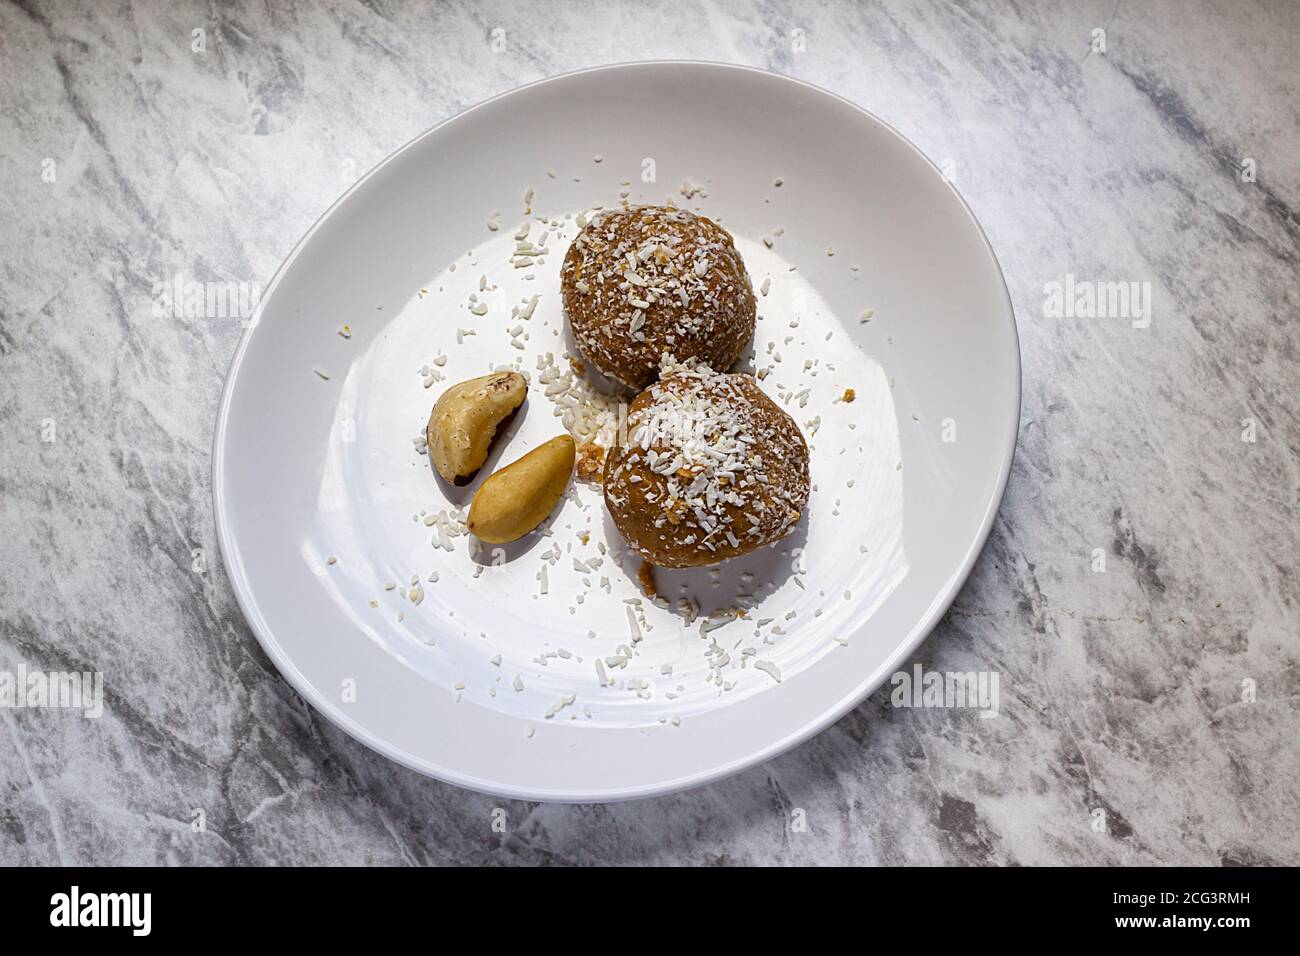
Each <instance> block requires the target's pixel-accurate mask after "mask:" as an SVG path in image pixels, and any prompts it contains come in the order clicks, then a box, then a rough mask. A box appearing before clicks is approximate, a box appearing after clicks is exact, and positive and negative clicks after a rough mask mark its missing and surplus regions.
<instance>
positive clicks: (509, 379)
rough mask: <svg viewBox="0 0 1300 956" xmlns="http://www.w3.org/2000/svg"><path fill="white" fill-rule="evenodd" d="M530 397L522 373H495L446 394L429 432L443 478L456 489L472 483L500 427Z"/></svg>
mask: <svg viewBox="0 0 1300 956" xmlns="http://www.w3.org/2000/svg"><path fill="white" fill-rule="evenodd" d="M527 394H528V383H527V382H525V381H524V377H523V376H522V375H520V374H519V373H518V372H493V373H492V374H491V375H484V376H482V377H480V378H471V379H470V380H469V381H468V382H461V383H460V384H459V385H453V386H452V387H451V388H449V389H447V390H446V391H445V392H443V393H442V396H441V397H440V398H439V399H438V401H437V402H436V403H435V404H434V406H433V412H432V413H431V414H430V415H429V427H428V429H427V430H426V432H425V437H426V438H427V439H428V443H429V457H430V459H432V460H433V467H434V468H436V469H438V474H440V475H442V477H443V478H445V479H447V481H450V482H451V483H453V484H457V485H463V484H465V482H467V481H469V479H470V478H471V477H473V475H474V472H476V471H478V470H479V469H480V468H482V467H483V462H484V461H486V460H487V453H488V449H489V448H491V447H492V440H493V439H494V438H495V437H496V434H497V430H498V429H499V428H500V426H501V423H502V422H503V421H505V420H506V419H507V418H509V417H510V416H511V415H513V414H514V413H515V411H517V410H518V408H519V406H520V405H522V404H523V403H524V398H525V397H526V396H527Z"/></svg>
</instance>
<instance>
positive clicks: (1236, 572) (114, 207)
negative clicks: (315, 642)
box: [0, 0, 1300, 864]
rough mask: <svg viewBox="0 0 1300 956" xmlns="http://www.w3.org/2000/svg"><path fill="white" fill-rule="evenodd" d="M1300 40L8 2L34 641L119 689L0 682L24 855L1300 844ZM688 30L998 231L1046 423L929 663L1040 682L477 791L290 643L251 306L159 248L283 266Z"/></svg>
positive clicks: (745, 852)
mask: <svg viewBox="0 0 1300 956" xmlns="http://www.w3.org/2000/svg"><path fill="white" fill-rule="evenodd" d="M1098 28H1100V29H1104V30H1105V31H1106V32H1105V50H1104V51H1103V50H1099V49H1093V47H1094V45H1098V44H1097V42H1096V41H1095V40H1094V34H1093V31H1094V30H1095V29H1098ZM199 29H201V30H203V31H204V33H203V38H204V43H203V44H202V45H203V46H204V49H203V50H201V51H195V49H194V47H195V46H196V45H197V44H196V42H195V39H194V38H195V34H194V32H193V31H195V30H199ZM1298 36H1300V6H1297V5H1296V4H1294V3H1292V2H1289V0H1272V2H1241V3H1231V4H1209V3H1205V4H1200V3H1193V4H1188V3H1183V2H1174V0H1165V2H1156V3H1129V2H1123V0H1121V2H1120V3H1119V4H1117V3H1116V2H1115V0H1084V2H1077V3H1060V4H1048V3H1029V4H1022V3H996V4H988V5H985V4H976V5H968V4H951V3H930V2H919V0H918V2H903V0H891V2H887V3H883V4H872V5H865V4H863V5H859V4H842V3H826V4H820V5H817V6H816V7H815V8H813V7H812V6H811V5H804V4H797V3H787V2H781V0H769V2H763V3H744V2H736V0H703V2H688V0H665V2H663V3H659V4H655V5H654V6H653V15H652V16H647V8H646V6H645V5H644V4H632V3H627V4H621V3H581V4H551V3H545V4H543V3H538V4H528V3H517V2H501V3H493V4H469V3H459V2H458V3H448V4H432V5H425V4H414V3H411V4H406V3H399V2H395V0H368V2H356V0H347V2H323V3H305V2H300V3H289V4H280V3H275V4H264V3H233V4H226V3H215V4H206V3H189V2H175V3H172V2H168V3H163V2H135V3H129V4H128V3H90V2H85V3H80V4H77V3H34V2H6V3H3V4H0V102H3V103H4V104H5V108H4V110H3V111H0V171H3V182H4V189H3V190H2V191H0V223H3V226H2V228H0V435H2V436H3V451H0V667H3V668H6V669H8V670H10V671H13V670H15V669H16V668H18V667H19V666H21V665H26V666H27V667H29V668H32V669H43V670H59V671H72V670H89V671H95V670H98V671H102V672H103V673H104V679H105V687H106V690H105V713H104V714H103V716H102V717H101V718H99V719H97V720H87V719H83V718H82V717H81V716H80V715H79V714H77V713H75V712H69V711H67V710H60V709H43V710H17V709H8V708H5V709H0V720H2V721H3V733H0V785H2V786H3V790H4V800H3V803H2V804H0V862H3V863H5V864H48V863H56V862H62V863H69V864H91V863H98V864H103V863H129V864H139V863H143V864H153V863H216V864H221V863H245V864H265V863H283V864H290V863H294V864H300V863H345V862H346V863H398V864H401V863H416V864H423V863H434V864H450V863H477V864H484V863H486V864H510V863H524V864H567V863H615V864H630V863H669V864H687V863H690V864H701V863H705V864H713V863H730V864H768V863H850V864H853V863H905V862H906V863H955V864H985V863H1022V864H1035V863H1038V864H1041V863H1070V864H1074V863H1094V864H1138V863H1162V864H1173V863H1192V864H1241V863H1245V864H1269V863H1289V864H1297V863H1300V694H1298V693H1297V686H1298V681H1297V678H1298V676H1300V675H1298V673H1297V656H1298V652H1300V579H1298V578H1297V574H1296V566H1297V558H1298V557H1300V513H1298V507H1297V495H1298V494H1300V420H1298V417H1300V416H1298V413H1300V405H1298V404H1297V396H1300V366H1298V365H1297V361H1298V359H1300V345H1298V333H1297V325H1296V322H1295V320H1296V317H1297V295H1298V293H1300V281H1298V280H1300V219H1298V216H1297V209H1300V164H1297V163H1296V156H1297V155H1300V133H1298V131H1297V106H1296V105H1297V103H1300V69H1298V68H1297V65H1296V60H1295V47H1296V42H1297V38H1298ZM666 57H681V58H697V59H713V60H725V61H733V62H738V63H745V64H751V65H755V66H760V67H764V68H767V69H770V70H774V71H777V72H780V73H786V74H790V75H793V76H797V77H800V78H803V79H807V80H810V81H812V82H814V83H817V84H819V85H821V86H824V87H826V88H828V89H831V90H834V91H835V92H837V93H840V94H842V95H844V96H846V97H848V98H850V99H852V100H854V101H856V102H858V103H860V104H862V105H863V106H864V107H866V108H868V109H870V110H873V111H875V112H877V113H879V115H881V116H882V117H884V118H885V119H886V120H888V121H889V122H890V123H892V124H894V125H895V126H896V127H897V128H898V129H900V130H901V131H902V132H903V133H904V134H905V135H907V136H908V137H910V138H911V139H912V140H913V141H915V142H916V143H917V144H918V145H919V146H920V147H921V148H922V149H924V150H925V151H926V152H927V153H928V154H929V155H930V156H931V157H933V158H934V159H935V160H936V161H937V162H940V163H941V164H942V165H944V167H945V168H946V169H947V170H948V171H949V172H950V173H951V174H952V176H953V178H954V180H955V182H956V184H957V185H958V187H959V188H960V189H961V191H962V193H963V194H964V195H965V196H966V198H967V199H968V201H969V202H970V203H971V205H972V207H973V208H974V210H975V212H976V214H977V215H978V216H979V219H980V221H981V222H982V224H983V226H984V228H985V229H986V231H987V232H988V234H989V237H990V239H991V240H992V242H993V245H994V248H995V249H996V250H997V253H998V255H999V257H1000V259H1001V262H1002V266H1003V269H1004V270H1005V272H1006V278H1007V282H1008V285H1009V287H1010V289H1011V293H1012V297H1013V300H1014V302H1015V306H1016V311H1017V315H1018V320H1019V326H1020V337H1021V348H1022V352H1023V358H1024V407H1023V420H1022V424H1021V430H1020V444H1019V450H1018V453H1017V457H1016V461H1015V467H1014V471H1013V473H1012V476H1011V481H1010V485H1009V488H1008V490H1007V495H1006V500H1005V503H1004V505H1003V508H1002V512H1001V515H1000V517H999V518H998V520H997V523H996V526H995V528H994V531H993V535H992V537H991V539H990V541H989V543H988V546H987V548H986V550H985V552H984V554H983V556H982V558H981V559H980V561H979V563H978V564H977V566H976V568H975V571H974V573H973V575H972V576H971V579H970V581H969V582H968V584H967V585H966V587H965V588H964V590H963V591H962V593H961V595H960V596H959V598H958V599H957V602H956V604H955V606H954V608H953V610H952V611H951V613H950V614H949V615H948V617H947V619H946V620H945V621H944V622H943V624H942V625H941V626H940V627H939V628H938V629H937V630H936V631H935V632H934V634H933V635H932V636H931V638H930V639H929V640H928V641H927V642H926V644H924V645H923V647H922V648H921V650H920V652H919V654H918V655H917V658H916V660H917V661H920V662H921V663H923V664H924V665H925V666H926V667H929V668H934V669H937V670H969V669H972V668H981V669H988V670H994V671H997V672H998V673H999V674H1000V677H1001V693H1002V703H1001V714H1000V716H999V717H998V718H997V719H980V718H979V717H978V716H977V715H976V713H975V712H973V711H971V710H962V709H930V710H913V709H896V708H894V707H893V706H891V704H890V695H889V690H888V688H885V689H882V690H881V691H880V692H878V693H877V694H875V695H874V696H873V697H872V698H871V699H870V700H868V701H867V702H866V703H864V704H863V705H862V706H861V707H860V708H858V709H857V710H856V711H855V712H854V713H852V714H851V715H849V716H848V717H846V718H845V719H844V720H842V721H841V722H840V723H838V724H837V725H836V726H834V727H833V728H831V729H830V730H828V731H826V732H825V733H823V734H821V735H820V736H818V737H817V738H815V739H814V740H812V741H811V742H809V743H807V744H806V745H804V746H801V747H799V748H797V749H796V750H794V751H792V752H790V753H788V754H786V755H785V756H783V757H781V758H779V759H777V760H774V761H772V762H771V763H769V764H767V765H765V766H762V767H760V768H756V769H753V770H751V771H749V772H746V773H744V774H742V775H740V776H738V777H735V778H733V779H731V780H728V781H726V782H724V783H720V784H717V785H715V786H711V787H708V788H705V789H702V790H697V791H693V792H689V793H685V794H680V795H677V796H672V797H668V798H663V799H656V800H650V801H641V802H637V803H632V804H624V805H615V806H603V807H602V806H586V807H570V806H550V805H533V804H523V803H511V802H506V801H500V800H496V799H493V798H491V797H486V796H480V795H475V794H471V793H466V792H462V791H459V790H457V789H455V788H453V787H449V786H445V785H442V784H439V783H436V782H433V781H430V780H427V779H424V778H422V777H419V776H418V775H416V774H414V773H411V772H408V771H405V770H403V769H401V768H399V767H397V766H396V765H394V764H392V763H389V762H388V761H386V760H384V759H383V758H381V757H379V756H377V755H375V754H372V753H371V752H369V751H367V750H366V749H365V748H364V747H362V746H361V745H360V744H357V743H355V742H354V741H352V740H351V739H350V738H348V737H346V736H345V735H344V734H343V733H341V732H340V731H338V730H335V729H334V728H333V727H332V726H331V725H329V724H327V723H326V722H324V721H323V720H322V719H321V718H320V717H319V716H318V715H317V714H315V713H314V712H313V711H312V710H310V709H309V708H308V707H307V706H306V705H305V704H304V703H303V702H302V701H301V700H300V699H299V698H298V697H297V696H296V695H295V694H294V693H293V692H292V691H291V690H290V689H289V688H288V686H287V685H286V684H285V682H284V681H283V680H282V679H281V678H280V677H279V675H278V674H277V672H276V671H275V669H274V668H273V667H272V666H271V665H270V663H269V662H268V660H267V658H266V657H265V655H264V654H263V653H262V652H261V650H260V648H259V646H258V645H257V643H256V641H255V640H254V638H253V637H252V635H251V633H250V631H249V629H248V628H247V626H246V625H245V623H244V621H243V619H242V617H241V615H240V612H239V609H238V608H237V606H236V604H235V600H234V597H233V595H232V593H231V590H230V587H229V585H228V583H227V581H226V579H225V577H224V574H223V571H222V568H221V565H220V559H219V557H218V556H217V554H216V543H215V540H214V532H213V519H212V512H211V507H210V469H209V448H210V442H211V437H212V426H213V420H214V416H215V411H216V405H217V400H218V396H219V394H220V390H221V386H222V380H223V377H224V375H225V371H226V367H227V363H228V361H229V359H230V356H231V354H232V352H233V350H234V348H235V345H236V342H237V340H238V338H239V335H240V332H241V329H240V324H239V321H238V320H237V319H218V318H211V319H190V320H177V319H174V318H172V317H170V316H165V317H158V316H156V315H155V314H154V310H153V307H152V306H153V302H154V289H155V283H157V282H163V281H167V280H168V278H169V277H171V276H173V275H175V274H176V273H182V274H184V275H186V276H189V277H194V278H197V279H198V280H200V281H234V282H247V283H250V284H252V283H264V282H266V281H267V280H268V279H269V278H270V277H271V275H272V274H273V272H274V271H275V269H276V267H277V266H278V265H279V263H280V261H281V259H282V257H283V256H284V255H285V254H286V253H287V252H288V251H289V249H290V248H291V247H292V246H293V244H294V243H295V242H296V240H297V239H298V237H299V236H300V235H301V234H302V233H303V232H304V231H305V230H306V229H307V228H308V227H309V226H310V225H311V224H312V222H313V221H314V220H315V219H316V218H317V216H319V214H320V213H321V212H322V211H323V210H324V209H325V208H326V207H327V206H328V205H329V203H330V202H332V201H333V200H334V199H335V198H336V197H337V195H338V194H339V193H340V192H341V191H342V189H343V188H345V186H346V185H347V183H348V182H350V181H351V179H352V178H354V177H355V176H356V175H357V174H358V173H359V172H363V171H364V170H365V169H367V168H369V167H370V166H371V165H373V164H374V163H376V162H377V161H379V160H380V159H382V158H383V157H384V156H385V155H386V154H387V153H388V152H390V151H391V150H392V149H394V148H395V147H396V146H398V145H400V144H401V143H403V142H405V141H406V140H408V139H409V138H411V137H412V136H414V135H416V134H417V133H419V132H421V131H422V130H424V129H426V128H427V127H429V126H431V125H433V124H435V123H437V122H438V121H440V120H442V119H444V118H446V117H448V116H450V115H452V114H454V113H456V112H457V111H459V110H461V109H464V108H465V107H467V106H470V105H472V104H473V103H475V102H477V101H479V100H481V99H483V98H485V97H488V96H491V95H493V94H496V93H499V92H502V91H504V90H508V89H510V88H512V87H514V86H517V85H519V84H522V83H525V82H528V81H531V80H534V79H538V78H540V77H545V76H548V75H552V74H556V73H560V72H564V71H567V70H571V69H575V68H579V67H584V66H588V65H594V64H600V63H605V62H614V61H620V60H629V59H650V58H666ZM1243 164H1244V165H1243ZM1252 170H1253V173H1254V175H1253V177H1252V176H1251V175H1250V171H1252ZM1243 171H1244V175H1243ZM51 173H52V175H51ZM51 180H53V181H51ZM1067 274H1072V275H1074V276H1075V277H1077V278H1079V279H1087V280H1091V281H1125V282H1128V281H1134V282H1149V283H1150V284H1151V288H1152V291H1153V295H1154V313H1153V320H1152V321H1151V323H1150V325H1149V327H1146V328H1135V327H1134V325H1135V323H1132V322H1129V321H1127V320H1125V319H1103V318H1079V317H1075V318H1053V317H1050V316H1049V315H1047V314H1046V312H1047V310H1045V308H1044V300H1045V291H1044V290H1045V286H1046V285H1047V284H1048V283H1051V282H1054V281H1064V277H1065V276H1066V275H1067ZM1139 324H1140V323H1139ZM1243 437H1245V438H1251V437H1253V439H1254V440H1253V441H1247V440H1243ZM1098 549H1099V550H1098ZM1099 554H1100V555H1102V556H1104V559H1105V562H1106V565H1105V571H1104V573H1098V572H1097V571H1095V570H1094V567H1095V566H1096V564H1097V563H1098V560H1099V559H1098V557H1097V556H1098V555H1099ZM498 809H499V810H500V811H502V812H501V813H497V814H496V815H495V816H494V810H498ZM199 811H201V813H200V812H199ZM1099 819H1101V820H1103V821H1104V824H1105V825H1104V826H1099V825H1098V820H1099ZM494 820H496V821H498V822H499V824H500V825H498V826H497V827H496V828H494V827H493V822H494ZM200 822H201V823H202V826H199V825H198V823H200ZM501 831H504V832H501Z"/></svg>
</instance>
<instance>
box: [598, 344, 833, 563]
mask: <svg viewBox="0 0 1300 956" xmlns="http://www.w3.org/2000/svg"><path fill="white" fill-rule="evenodd" d="M808 490H809V477H808V445H807V443H806V442H805V441H804V437H803V434H802V433H801V432H800V431H799V426H798V425H796V424H795V421H794V419H793V418H791V417H790V416H789V415H787V414H786V413H785V412H784V411H782V410H781V409H780V408H779V407H778V406H777V405H776V403H775V402H773V401H772V400H771V399H770V398H768V397H767V395H765V394H764V393H763V390H762V389H761V388H759V386H758V383H757V382H755V381H754V379H753V378H751V377H750V376H748V375H724V374H720V373H716V372H712V371H709V370H708V369H704V368H698V367H697V368H696V369H680V368H679V369H676V370H672V371H669V370H665V372H664V377H663V378H662V379H660V381H659V382H658V383H657V384H655V385H652V386H651V387H650V388H648V389H646V390H645V391H644V392H642V393H641V394H640V395H638V396H637V397H636V400H635V401H633V402H632V405H631V407H630V408H629V410H628V418H627V441H626V443H624V444H620V445H619V446H617V447H615V448H611V449H610V451H609V454H608V456H607V457H606V459H605V504H606V505H607V506H608V508H609V513H610V515H611V516H612V517H613V519H614V524H615V525H617V526H618V530H619V531H620V532H621V533H622V535H623V537H624V538H626V539H627V542H628V544H629V545H631V546H632V548H633V549H635V550H636V551H637V552H639V553H640V554H641V556H642V557H643V558H645V559H646V560H647V561H649V562H650V563H651V564H656V565H659V566H661V567H665V568H688V567H695V566H697V565H701V564H715V563H717V562H719V561H722V560H725V559H726V558H733V557H735V556H737V555H740V554H745V553H746V552H748V551H752V550H754V549H755V548H757V547H760V546H762V545H765V544H769V543H771V542H773V541H779V540H780V539H781V538H784V537H785V536H786V535H787V534H789V533H790V532H791V531H792V530H793V529H794V526H795V525H796V524H797V523H798V521H799V518H800V516H801V515H802V514H803V511H804V508H805V507H806V506H807V503H808Z"/></svg>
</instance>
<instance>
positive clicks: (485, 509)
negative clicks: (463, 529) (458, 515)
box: [466, 435, 577, 544]
mask: <svg viewBox="0 0 1300 956" xmlns="http://www.w3.org/2000/svg"><path fill="white" fill-rule="evenodd" d="M576 455H577V448H576V446H575V445H574V442H573V439H572V438H570V437H569V436H568V435H560V436H559V437H558V438H552V439H551V440H550V441H548V442H546V444H544V445H539V446H537V447H536V448H534V449H533V450H532V451H530V452H529V453H528V454H526V455H524V457H523V458H520V459H519V460H518V461H516V462H514V463H512V464H509V465H506V467H504V468H502V469H501V470H500V471H498V472H495V473H493V474H492V475H491V476H489V478H488V480H487V481H485V482H483V484H482V485H480V486H479V489H478V492H477V493H476V494H475V495H474V501H473V502H472V503H471V504H470V506H469V520H468V521H467V522H466V524H467V525H468V527H469V530H470V532H471V533H472V534H474V535H475V536H476V537H477V538H478V539H479V540H480V541H483V542H486V543H487V544H505V543H506V542H508V541H514V540H515V539H517V538H522V537H523V536H524V535H526V534H527V533H528V532H530V531H532V530H533V529H534V528H536V527H537V526H538V525H539V524H541V523H542V522H543V521H545V520H546V516H547V515H549V514H550V513H551V511H552V510H553V509H554V508H555V505H556V504H557V503H558V502H559V500H560V498H561V497H563V495H564V489H565V488H567V487H568V486H569V476H570V475H572V474H573V462H574V459H575V457H576Z"/></svg>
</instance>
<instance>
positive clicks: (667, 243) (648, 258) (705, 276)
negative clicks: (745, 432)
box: [560, 206, 755, 390]
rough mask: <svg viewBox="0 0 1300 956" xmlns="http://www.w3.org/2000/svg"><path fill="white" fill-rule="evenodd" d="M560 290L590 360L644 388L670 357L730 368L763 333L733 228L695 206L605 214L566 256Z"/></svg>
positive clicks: (641, 208)
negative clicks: (700, 212)
mask: <svg viewBox="0 0 1300 956" xmlns="http://www.w3.org/2000/svg"><path fill="white" fill-rule="evenodd" d="M560 291H561V293H562V294H563V298H564V309H565V313H566V314H567V315H568V317H569V325H570V327H571V328H572V329H573V337H574V339H575V340H576V341H577V343H578V347H579V348H580V349H581V350H582V353H583V354H584V355H585V356H586V357H587V360H588V361H589V362H590V363H591V364H592V365H594V366H595V367H596V368H597V369H599V370H600V371H601V372H602V373H604V374H605V375H606V376H608V377H609V378H612V379H616V380H618V381H620V382H622V383H623V384H625V385H627V386H630V387H631V388H633V389H637V390H640V389H643V388H645V387H646V386H648V385H649V384H650V383H651V382H653V381H654V380H655V379H656V378H657V377H658V374H659V363H660V360H661V358H662V357H663V356H664V355H665V354H670V355H673V356H675V357H676V358H677V359H678V360H679V361H683V362H686V361H695V360H698V361H700V362H703V363H705V364H707V365H709V366H711V367H713V368H715V369H719V370H725V369H727V368H730V367H731V365H732V364H734V363H735V361H736V360H737V359H738V358H740V354H741V353H742V352H743V351H744V350H745V348H746V347H747V346H748V345H749V341H750V339H751V338H753V336H754V319H755V303H754V290H753V288H752V287H751V285H750V281H749V273H747V272H746V271H745V263H744V262H743V261H742V260H741V258H740V253H738V252H737V251H736V247H735V244H734V243H733V242H732V240H731V234H730V233H728V232H727V231H726V230H725V229H723V228H722V227H721V226H719V225H718V224H717V223H716V222H714V221H713V220H711V219H706V218H705V217H704V216H697V215H695V214H694V213H692V212H688V211H687V210H685V209H675V208H672V207H670V206H633V207H630V208H626V209H617V210H612V211H606V212H599V213H597V214H596V215H595V216H594V217H593V218H592V219H591V221H590V222H588V223H587V225H586V226H585V227H584V228H583V229H582V231H581V232H580V233H578V235H577V237H576V238H575V239H574V240H573V242H572V243H571V244H570V246H569V251H568V252H567V253H566V254H565V257H564V265H563V266H562V267H561V270H560Z"/></svg>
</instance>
